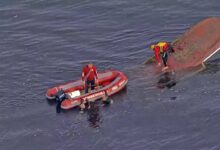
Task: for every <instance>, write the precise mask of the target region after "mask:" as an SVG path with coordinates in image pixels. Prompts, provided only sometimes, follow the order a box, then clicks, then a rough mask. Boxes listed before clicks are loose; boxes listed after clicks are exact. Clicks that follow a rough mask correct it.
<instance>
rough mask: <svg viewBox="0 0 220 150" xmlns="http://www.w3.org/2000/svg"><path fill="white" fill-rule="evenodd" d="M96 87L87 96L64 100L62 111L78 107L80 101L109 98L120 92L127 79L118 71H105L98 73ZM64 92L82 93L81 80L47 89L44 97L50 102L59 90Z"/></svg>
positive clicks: (82, 85) (82, 95) (82, 84)
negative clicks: (97, 87) (97, 86)
mask: <svg viewBox="0 0 220 150" xmlns="http://www.w3.org/2000/svg"><path fill="white" fill-rule="evenodd" d="M98 77H99V79H98V85H99V87H100V88H99V89H96V90H94V91H91V92H89V93H87V94H81V95H78V96H76V97H73V98H72V97H70V98H68V99H65V100H64V101H63V102H62V104H61V108H62V109H70V108H73V107H76V106H79V105H80V104H81V103H82V101H85V100H87V101H95V100H98V99H100V98H104V97H106V96H111V95H113V94H116V93H117V92H119V91H121V90H122V89H123V88H124V87H125V86H126V84H127V82H128V78H127V77H126V76H125V75H124V74H123V73H122V72H120V71H106V72H102V73H98ZM61 89H62V90H64V92H65V94H69V93H73V92H74V91H84V89H85V86H84V83H83V82H82V80H77V81H73V82H69V83H66V84H62V85H60V86H56V87H53V88H50V89H48V91H47V93H46V97H47V98H48V99H49V100H51V99H55V96H56V94H57V92H58V91H59V90H61Z"/></svg>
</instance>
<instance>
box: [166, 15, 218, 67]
mask: <svg viewBox="0 0 220 150" xmlns="http://www.w3.org/2000/svg"><path fill="white" fill-rule="evenodd" d="M173 49H174V50H175V53H172V54H171V55H170V56H169V58H168V65H169V67H170V68H172V69H175V70H179V69H185V68H189V67H195V66H198V65H201V64H203V63H204V62H205V61H207V60H208V59H209V58H210V57H211V56H213V55H214V54H215V53H217V52H218V51H219V50H220V18H216V17H212V18H208V19H205V20H203V21H201V22H199V23H198V24H196V25H195V26H193V27H192V28H191V29H189V30H188V31H187V32H185V33H184V34H183V35H182V36H181V37H179V38H178V39H177V40H175V41H174V42H173Z"/></svg>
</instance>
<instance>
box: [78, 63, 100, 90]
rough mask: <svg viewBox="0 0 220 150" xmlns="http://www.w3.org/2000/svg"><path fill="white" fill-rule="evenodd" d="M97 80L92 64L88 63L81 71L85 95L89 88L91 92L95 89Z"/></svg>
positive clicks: (95, 70)
mask: <svg viewBox="0 0 220 150" xmlns="http://www.w3.org/2000/svg"><path fill="white" fill-rule="evenodd" d="M97 79H98V74H97V69H96V67H95V66H94V65H93V64H92V63H89V64H88V65H86V66H85V67H84V68H83V70H82V81H84V82H85V93H88V90H89V87H91V90H94V89H95V84H96V81H97Z"/></svg>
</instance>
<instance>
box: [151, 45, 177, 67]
mask: <svg viewBox="0 0 220 150" xmlns="http://www.w3.org/2000/svg"><path fill="white" fill-rule="evenodd" d="M151 49H152V50H153V51H154V54H155V58H156V61H157V66H161V61H160V57H161V58H162V60H163V64H164V68H163V70H165V69H168V66H167V59H168V53H170V52H174V50H173V48H172V46H171V44H170V43H167V42H159V43H157V44H152V45H151Z"/></svg>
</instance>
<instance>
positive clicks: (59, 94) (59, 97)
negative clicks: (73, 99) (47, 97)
mask: <svg viewBox="0 0 220 150" xmlns="http://www.w3.org/2000/svg"><path fill="white" fill-rule="evenodd" d="M65 99H66V94H65V93H64V90H63V89H61V90H59V91H58V92H57V94H56V101H57V107H56V110H57V113H60V106H61V103H62V101H64V100H65Z"/></svg>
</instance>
